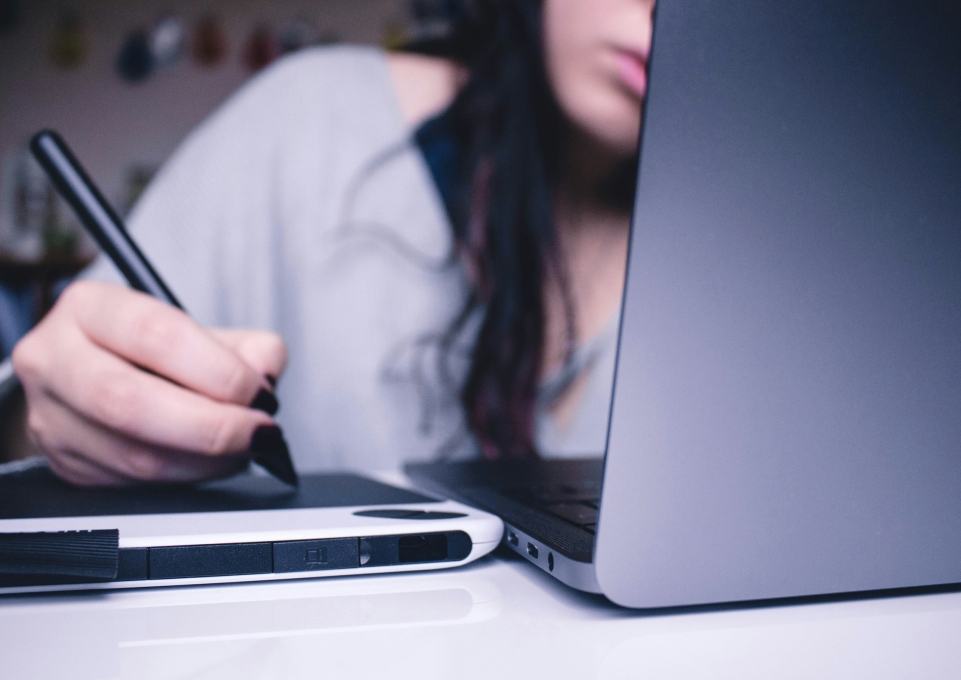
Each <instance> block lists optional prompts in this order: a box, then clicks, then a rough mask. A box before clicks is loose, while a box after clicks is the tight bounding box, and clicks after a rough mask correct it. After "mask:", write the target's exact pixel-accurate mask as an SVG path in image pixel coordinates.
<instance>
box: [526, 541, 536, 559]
mask: <svg viewBox="0 0 961 680" xmlns="http://www.w3.org/2000/svg"><path fill="white" fill-rule="evenodd" d="M527 554H528V555H530V556H531V557H533V558H534V559H535V560H536V559H537V546H536V545H534V544H533V543H528V544H527Z"/></svg>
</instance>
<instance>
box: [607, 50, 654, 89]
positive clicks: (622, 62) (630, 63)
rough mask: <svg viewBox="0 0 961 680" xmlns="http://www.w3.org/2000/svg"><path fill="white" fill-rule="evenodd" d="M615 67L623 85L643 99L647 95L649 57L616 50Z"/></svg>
mask: <svg viewBox="0 0 961 680" xmlns="http://www.w3.org/2000/svg"><path fill="white" fill-rule="evenodd" d="M614 65H615V68H616V70H617V77H618V79H619V80H620V81H621V84H622V85H623V86H624V87H625V88H627V89H628V90H629V91H630V92H632V93H634V94H636V95H637V96H638V97H640V98H643V97H644V95H645V94H646V93H647V55H646V54H644V53H642V52H637V51H635V50H626V49H615V50H614Z"/></svg>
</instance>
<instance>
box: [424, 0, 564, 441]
mask: <svg viewBox="0 0 961 680" xmlns="http://www.w3.org/2000/svg"><path fill="white" fill-rule="evenodd" d="M541 4H542V3H541V0H480V1H477V2H473V3H470V4H469V5H465V6H464V10H463V12H462V13H461V16H459V17H458V20H457V22H456V24H455V26H454V30H453V32H452V33H451V35H450V36H449V38H448V39H447V40H446V41H445V42H444V43H443V44H442V45H441V46H440V47H439V48H438V47H437V46H434V48H433V49H431V50H429V51H431V52H433V53H434V54H442V55H443V56H448V57H453V58H455V59H458V60H459V61H461V62H462V63H463V64H464V65H465V66H466V67H467V69H468V72H469V74H470V75H469V79H468V81H467V83H466V84H465V86H464V87H463V88H462V89H461V90H460V92H459V94H458V96H457V97H456V99H455V100H454V102H453V103H452V104H451V106H450V107H449V108H448V109H447V110H446V111H445V112H444V113H443V114H441V115H440V116H439V117H437V118H435V119H433V120H431V121H428V123H426V124H425V125H424V126H422V127H421V128H420V129H419V130H418V132H417V141H418V143H419V144H420V146H421V148H422V150H423V151H424V153H425V156H426V157H427V159H428V164H429V165H430V166H431V169H432V171H433V173H434V177H435V179H436V181H437V183H438V186H439V188H440V193H441V195H442V196H443V198H444V202H445V204H446V207H447V211H448V213H449V216H450V220H451V224H452V227H453V231H454V240H455V243H456V247H457V250H458V254H459V256H460V259H461V261H462V262H463V263H464V265H465V266H466V268H467V273H468V276H469V277H470V280H471V283H472V292H471V294H470V295H469V297H468V299H467V301H466V303H465V305H464V308H463V309H462V310H461V313H460V314H459V315H458V316H457V318H456V319H455V320H454V322H453V324H452V326H451V328H450V329H449V331H448V333H447V334H446V337H445V339H444V341H443V344H445V345H446V346H447V347H450V346H452V345H453V344H454V342H455V339H456V338H457V337H458V335H459V334H460V333H461V332H462V331H463V329H464V327H465V324H467V322H468V321H469V319H471V318H472V317H473V316H474V314H475V313H476V312H478V311H479V310H482V311H483V321H482V322H481V324H480V328H479V330H478V331H477V335H476V338H475V341H474V344H473V350H472V354H471V357H470V367H469V369H468V372H467V376H466V379H465V380H464V382H463V384H462V387H461V390H460V399H461V403H462V405H463V409H464V412H465V415H466V418H467V422H468V425H469V426H470V428H471V430H472V432H473V433H474V435H475V437H476V438H477V442H478V444H479V446H480V450H481V453H482V454H483V455H484V457H486V458H496V457H528V456H534V455H536V453H537V452H536V447H535V441H534V428H535V409H536V402H537V391H538V382H539V376H540V370H541V363H542V360H543V348H544V341H545V325H546V313H545V305H544V289H545V285H546V284H548V283H551V284H553V285H556V286H557V287H558V289H559V290H560V291H561V297H562V299H563V301H564V311H565V318H566V328H567V340H568V342H567V350H568V353H570V352H571V351H572V350H573V345H574V309H573V304H572V303H571V296H570V290H569V285H568V280H567V276H566V275H565V272H564V267H563V258H562V257H561V254H560V251H559V244H558V239H557V235H556V230H555V220H554V195H555V188H556V185H557V181H558V179H559V177H558V175H559V172H560V168H561V165H562V163H563V160H564V158H563V156H564V146H565V144H564V140H565V132H566V130H565V126H566V123H565V119H564V117H563V115H562V114H561V111H560V108H559V106H558V104H557V102H556V100H555V99H554V96H553V94H552V92H551V88H550V86H549V83H548V80H547V75H546V71H545V67H544V59H543V48H542V40H541V23H542V22H541Z"/></svg>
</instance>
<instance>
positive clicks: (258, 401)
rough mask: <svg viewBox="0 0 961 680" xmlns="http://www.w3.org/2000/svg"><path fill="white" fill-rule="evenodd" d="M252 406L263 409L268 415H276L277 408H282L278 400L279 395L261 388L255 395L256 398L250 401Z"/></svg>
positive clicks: (259, 409)
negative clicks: (276, 395)
mask: <svg viewBox="0 0 961 680" xmlns="http://www.w3.org/2000/svg"><path fill="white" fill-rule="evenodd" d="M250 408H254V409H257V410H258V411H263V412H264V413H267V414H268V415H274V414H275V413H277V409H278V408H280V404H279V403H278V402H277V397H275V396H274V393H273V392H269V391H267V390H265V389H263V388H261V390H260V391H259V392H258V393H257V396H256V397H254V400H253V401H252V402H250Z"/></svg>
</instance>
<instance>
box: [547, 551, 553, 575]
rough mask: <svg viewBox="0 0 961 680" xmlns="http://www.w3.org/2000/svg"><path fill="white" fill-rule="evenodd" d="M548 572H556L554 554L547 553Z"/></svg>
mask: <svg viewBox="0 0 961 680" xmlns="http://www.w3.org/2000/svg"><path fill="white" fill-rule="evenodd" d="M547 571H554V553H547Z"/></svg>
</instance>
